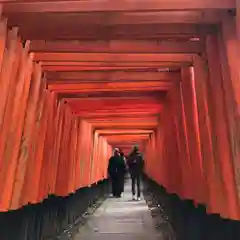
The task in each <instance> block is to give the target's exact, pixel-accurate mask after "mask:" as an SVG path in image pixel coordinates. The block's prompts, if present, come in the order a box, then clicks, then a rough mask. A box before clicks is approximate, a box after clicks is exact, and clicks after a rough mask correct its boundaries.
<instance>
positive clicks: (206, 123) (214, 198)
mask: <svg viewBox="0 0 240 240" xmlns="http://www.w3.org/2000/svg"><path fill="white" fill-rule="evenodd" d="M194 79H195V89H196V99H197V108H198V123H199V137H200V139H199V140H200V143H201V153H202V163H201V166H200V168H201V170H202V174H203V175H202V177H203V181H204V182H203V186H204V191H205V192H208V194H209V196H208V194H205V193H204V192H203V193H202V194H203V195H204V194H205V199H204V201H205V203H208V205H207V206H208V208H207V210H208V211H210V212H212V213H219V211H221V207H222V203H221V202H220V201H218V199H219V200H220V199H224V196H223V192H222V185H221V179H220V172H219V169H218V168H217V164H216V162H215V160H216V158H215V156H214V155H213V153H214V149H213V139H212V136H213V135H212V134H213V133H212V125H211V119H210V118H211V115H212V102H211V100H210V97H209V73H208V66H207V61H206V59H205V58H204V57H200V56H199V57H196V58H195V61H194ZM218 205H219V206H218Z"/></svg>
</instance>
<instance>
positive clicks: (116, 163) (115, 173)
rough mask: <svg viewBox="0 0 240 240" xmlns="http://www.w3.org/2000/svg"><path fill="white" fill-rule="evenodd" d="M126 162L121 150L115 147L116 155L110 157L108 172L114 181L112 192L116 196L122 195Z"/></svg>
mask: <svg viewBox="0 0 240 240" xmlns="http://www.w3.org/2000/svg"><path fill="white" fill-rule="evenodd" d="M125 169H126V168H125V162H124V160H123V158H122V157H121V156H120V151H119V149H118V148H115V150H114V155H113V156H112V157H111V158H110V159H109V164H108V174H109V176H110V178H111V182H112V194H113V196H114V197H118V198H119V197H121V194H122V191H123V186H122V183H123V182H124V175H125Z"/></svg>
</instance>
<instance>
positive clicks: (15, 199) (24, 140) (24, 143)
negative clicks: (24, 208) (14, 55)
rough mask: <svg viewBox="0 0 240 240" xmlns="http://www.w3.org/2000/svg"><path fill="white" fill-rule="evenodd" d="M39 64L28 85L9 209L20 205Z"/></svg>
mask: <svg viewBox="0 0 240 240" xmlns="http://www.w3.org/2000/svg"><path fill="white" fill-rule="evenodd" d="M41 73H42V72H41V66H40V65H39V64H35V65H34V67H33V75H32V80H31V86H30V93H29V98H28V104H27V108H26V116H25V119H24V125H23V132H22V137H21V145H20V147H19V151H18V164H17V169H16V176H15V181H14V188H13V196H12V202H11V209H17V208H20V207H21V201H20V200H21V195H22V194H23V192H22V190H23V187H24V182H25V174H26V171H27V165H28V163H29V162H28V160H29V155H30V151H31V145H32V137H33V131H34V127H35V124H34V119H35V118H36V111H37V103H38V99H39V93H40V86H41Z"/></svg>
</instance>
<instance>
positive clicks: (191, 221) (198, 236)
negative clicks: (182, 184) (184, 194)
mask: <svg viewBox="0 0 240 240" xmlns="http://www.w3.org/2000/svg"><path fill="white" fill-rule="evenodd" d="M145 180H146V181H145V185H146V187H147V188H148V191H150V192H152V194H153V195H154V197H155V199H156V201H158V204H159V205H160V206H161V207H162V208H163V210H164V212H165V215H166V216H167V217H168V219H169V221H170V223H171V225H172V227H173V229H174V232H175V235H176V239H177V240H215V239H217V240H239V239H240V221H233V220H224V219H222V218H221V217H220V216H219V215H217V214H211V215H208V214H207V213H206V208H205V206H204V205H199V206H198V207H195V206H194V203H193V201H192V200H182V199H180V198H179V197H178V196H177V195H175V194H168V193H167V191H166V189H164V188H163V187H162V186H159V185H158V184H157V183H156V182H154V181H153V180H151V179H149V178H147V177H145Z"/></svg>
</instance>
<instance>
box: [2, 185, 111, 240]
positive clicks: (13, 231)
mask: <svg viewBox="0 0 240 240" xmlns="http://www.w3.org/2000/svg"><path fill="white" fill-rule="evenodd" d="M108 189H109V187H108V181H107V180H104V181H101V182H99V183H98V184H95V185H93V186H92V187H89V188H81V189H79V190H78V191H76V193H74V194H71V195H69V196H67V197H56V196H49V198H48V199H46V200H44V201H43V202H42V203H39V204H36V205H28V206H25V207H23V208H21V209H19V210H16V211H10V212H6V213H0V239H1V240H42V239H44V240H50V239H51V240H53V239H62V238H63V237H64V236H65V235H66V233H67V236H69V235H71V234H72V232H71V231H73V230H74V225H75V224H79V221H82V219H81V216H82V215H83V214H84V213H85V212H86V210H87V209H88V208H89V207H91V206H93V205H94V203H96V201H97V200H99V199H100V198H102V199H103V198H105V197H106V195H107V193H108ZM64 230H67V231H65V232H64ZM63 232H64V233H63ZM64 238H65V239H66V236H65V237H64Z"/></svg>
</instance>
